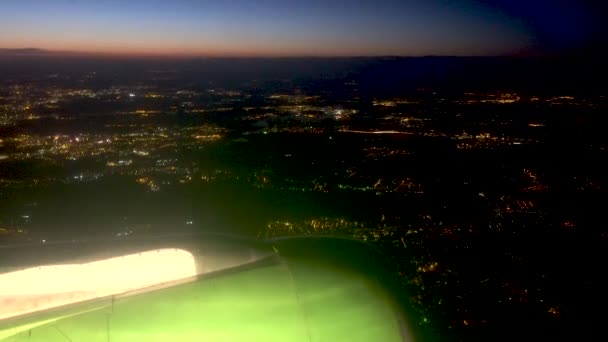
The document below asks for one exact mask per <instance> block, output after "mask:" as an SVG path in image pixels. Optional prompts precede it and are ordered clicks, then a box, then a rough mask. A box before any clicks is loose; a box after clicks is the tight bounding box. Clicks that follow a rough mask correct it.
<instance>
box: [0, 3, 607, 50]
mask: <svg viewBox="0 0 608 342" xmlns="http://www.w3.org/2000/svg"><path fill="white" fill-rule="evenodd" d="M582 3H583V2H581V1H559V0H554V1H548V0H547V1H545V0H539V1H535V0H529V1H522V0H496V1H472V0H453V1H447V0H401V1H397V0H393V1H381V0H375V1H367V0H324V1H322V0H308V1H295V0H253V1H245V0H217V1H211V0H199V1H194V0H170V1H160V0H90V1H89V0H3V1H1V2H0V48H24V47H36V48H43V49H50V50H62V51H84V52H103V53H116V54H149V55H220V56H221V55H229V56H336V55H337V56H345V55H346V56H351V55H368V56H370V55H408V56H419V55H505V54H506V55H511V54H520V53H522V52H529V51H544V50H556V49H562V48H569V47H572V46H576V45H577V44H580V43H581V42H584V41H585V40H586V39H588V37H589V36H590V35H591V34H592V32H593V31H594V30H595V29H596V28H594V27H593V25H595V24H596V23H597V20H598V19H597V18H596V17H595V14H594V12H593V11H592V9H591V8H590V7H589V6H586V5H583V4H582Z"/></svg>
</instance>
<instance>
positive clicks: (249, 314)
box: [0, 248, 408, 342]
mask: <svg viewBox="0 0 608 342" xmlns="http://www.w3.org/2000/svg"><path fill="white" fill-rule="evenodd" d="M281 250H282V251H283V250H284V248H281ZM388 298H389V297H388V296H387V295H386V293H384V292H383V290H382V288H381V287H380V286H378V283H377V282H376V281H375V280H374V279H370V278H368V277H366V276H365V275H364V274H361V273H357V272H353V271H351V270H347V269H342V268H340V267H336V266H335V265H330V264H324V263H309V262H307V261H303V260H302V259H298V258H290V257H285V258H283V257H277V258H276V260H274V262H272V263H267V264H264V265H260V266H257V267H254V268H247V269H240V270H233V271H230V272H228V273H223V274H218V275H215V276H212V277H207V278H203V279H199V280H197V281H195V282H192V283H188V284H182V285H178V286H175V287H171V288H166V289H161V290H158V291H154V292H148V293H144V294H139V295H134V296H129V297H121V298H115V299H114V301H111V300H105V301H103V302H102V304H98V305H97V307H95V306H94V305H93V304H90V305H89V306H88V307H83V308H79V309H75V308H71V309H69V310H67V309H66V310H63V311H57V312H55V313H54V314H53V315H54V316H53V317H51V318H50V320H49V317H44V318H40V319H39V320H38V321H36V320H35V319H34V320H33V321H32V319H31V318H30V320H29V321H28V322H23V323H22V324H20V325H18V326H11V327H10V329H12V331H11V332H9V330H8V328H5V329H4V330H0V340H2V339H1V338H2V336H3V335H2V334H4V339H3V340H2V341H44V342H52V341H86V342H95V341H100V342H101V341H103V342H107V341H112V342H120V341H125V342H126V341H150V342H152V341H403V340H407V339H408V338H407V336H404V333H403V326H402V323H401V322H400V319H399V317H398V313H397V310H395V307H394V306H393V305H392V303H391V301H390V300H389V299H388ZM53 319H54V320H53ZM37 323H38V324H41V325H39V326H36V325H35V324H37ZM28 324H29V325H28ZM0 329H2V328H0ZM7 335H10V336H7Z"/></svg>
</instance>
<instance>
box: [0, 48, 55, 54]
mask: <svg viewBox="0 0 608 342" xmlns="http://www.w3.org/2000/svg"><path fill="white" fill-rule="evenodd" d="M51 53H52V52H51V51H48V50H43V49H38V48H17V49H8V48H0V55H47V54H51Z"/></svg>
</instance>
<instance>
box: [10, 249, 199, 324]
mask: <svg viewBox="0 0 608 342" xmlns="http://www.w3.org/2000/svg"><path fill="white" fill-rule="evenodd" d="M196 275H197V272H196V262H195V260H194V257H193V256H192V254H190V253H189V252H187V251H184V250H181V249H158V250H153V251H147V252H142V253H137V254H131V255H125V256H120V257H115V258H110V259H105V260H100V261H95V262H90V263H84V264H71V265H48V266H40V267H34V268H28V269H24V270H20V271H16V272H10V273H5V274H0V319H4V318H9V317H14V316H18V315H23V314H26V313H31V312H36V311H40V310H45V309H50V308H53V307H57V306H61V305H66V304H71V303H76V302H81V301H85V300H90V299H95V298H100V297H106V296H110V295H116V294H121V293H125V292H129V291H134V290H140V289H144V288H147V287H152V286H155V285H161V284H167V283H172V282H176V281H179V280H184V279H188V278H193V277H195V276H196Z"/></svg>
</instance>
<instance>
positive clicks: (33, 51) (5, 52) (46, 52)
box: [0, 47, 541, 59]
mask: <svg viewBox="0 0 608 342" xmlns="http://www.w3.org/2000/svg"><path fill="white" fill-rule="evenodd" d="M2 56H13V57H28V56H29V57H91V58H110V59H138V58H141V59H215V58H220V59H224V58H225V59H292V58H293V59H298V58H311V59H314V58H319V59H323V58H329V59H334V58H335V59H340V58H344V59H349V58H353V59H356V58H509V57H540V56H541V55H539V54H536V53H532V54H527V53H516V54H495V55H473V54H472V55H458V54H445V55H442V54H421V55H406V54H378V55H374V54H368V55H366V54H247V53H244V54H235V53H227V54H217V53H211V54H204V53H200V54H196V53H162V52H161V53H137V52H107V51H78V50H53V49H42V48H35V47H17V48H14V47H0V57H2Z"/></svg>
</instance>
